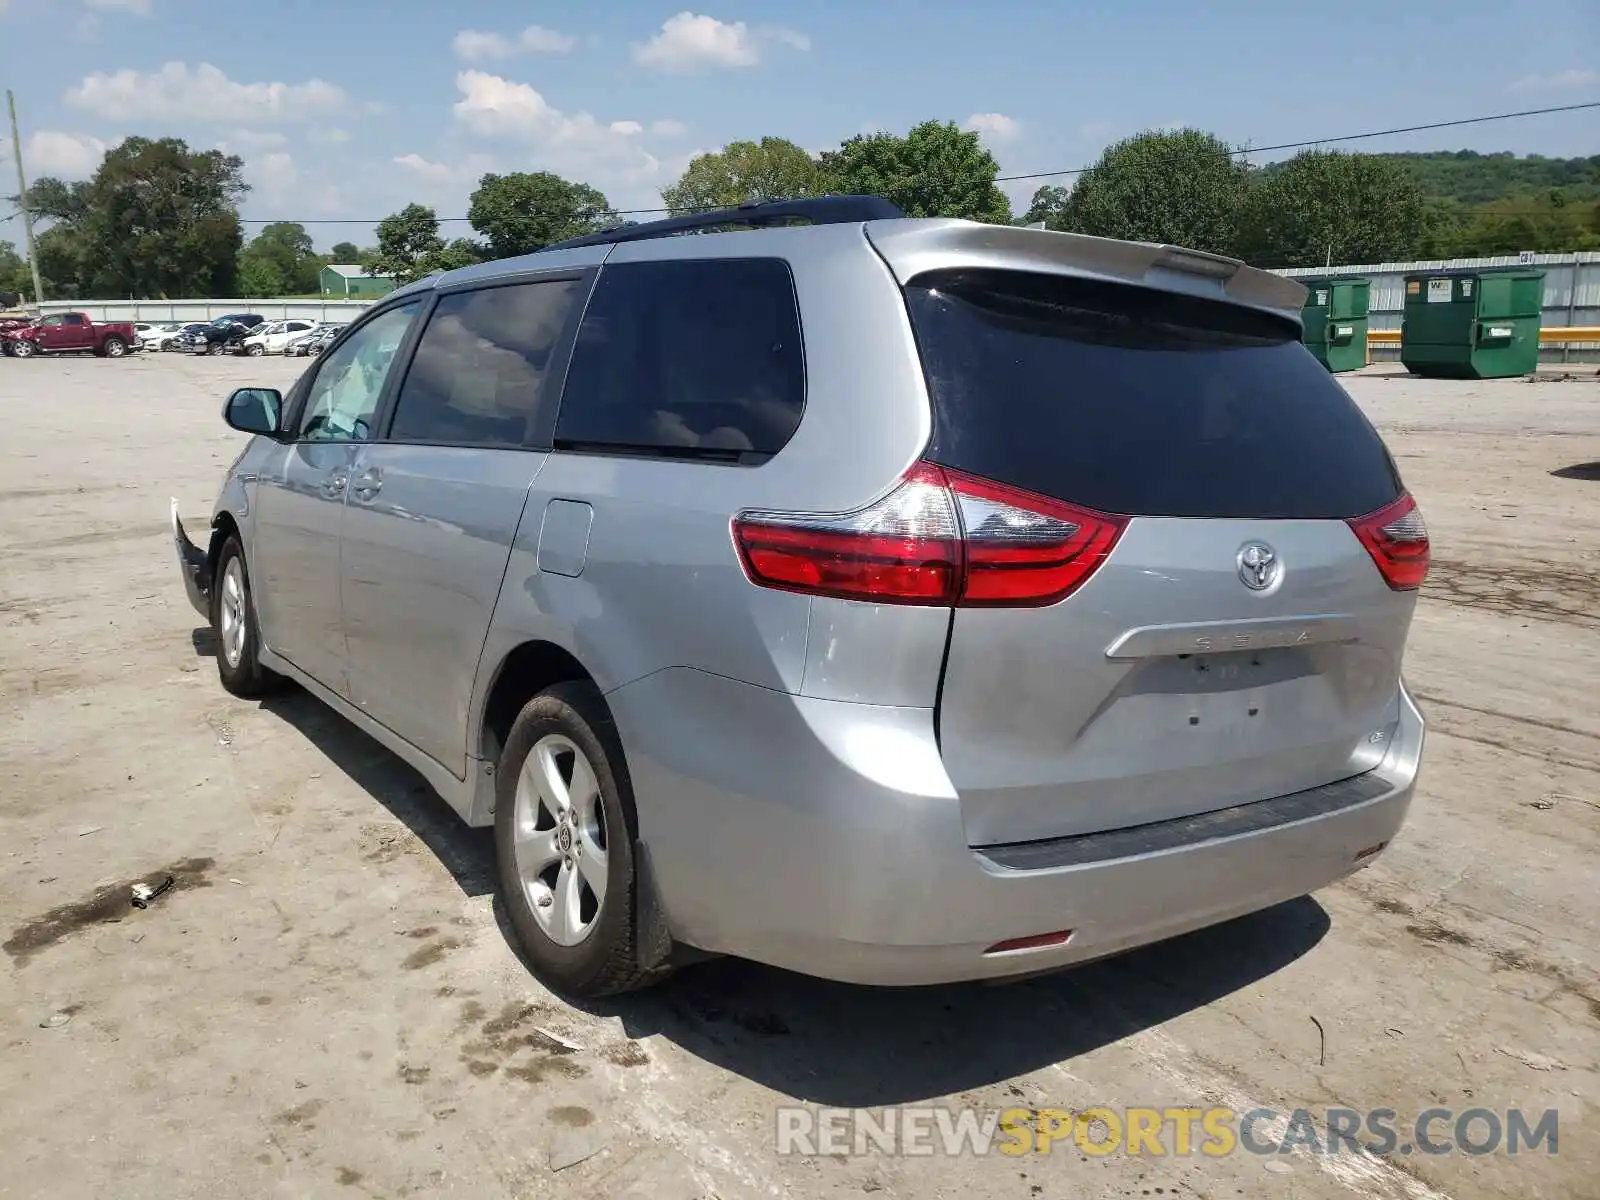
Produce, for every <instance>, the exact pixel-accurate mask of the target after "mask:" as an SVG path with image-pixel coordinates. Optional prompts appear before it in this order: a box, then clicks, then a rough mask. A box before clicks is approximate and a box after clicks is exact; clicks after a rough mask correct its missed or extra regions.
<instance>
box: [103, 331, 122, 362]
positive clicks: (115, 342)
mask: <svg viewBox="0 0 1600 1200" xmlns="http://www.w3.org/2000/svg"><path fill="white" fill-rule="evenodd" d="M127 352H128V343H127V342H125V341H123V340H122V339H121V338H119V337H118V336H117V335H116V334H112V335H111V336H110V337H108V338H107V339H106V340H105V341H103V342H101V343H100V353H101V354H104V355H105V356H106V357H107V358H121V357H122V356H123V355H124V354H126V353H127Z"/></svg>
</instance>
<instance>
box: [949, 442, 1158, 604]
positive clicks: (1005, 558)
mask: <svg viewBox="0 0 1600 1200" xmlns="http://www.w3.org/2000/svg"><path fill="white" fill-rule="evenodd" d="M945 477H946V478H947V479H948V480H949V484H950V491H951V494H952V495H953V496H954V497H955V502H956V508H957V511H958V512H959V514H960V517H961V529H962V533H963V534H964V535H965V547H966V553H967V570H966V580H965V587H964V588H963V589H962V593H961V601H960V602H961V603H962V604H965V605H973V606H983V605H1008V604H1017V605H1035V604H1053V603H1055V602H1056V601H1057V600H1063V599H1065V598H1066V597H1067V596H1069V595H1071V594H1072V593H1073V592H1074V591H1076V590H1077V589H1078V588H1079V587H1081V586H1082V585H1083V582H1084V581H1085V580H1086V579H1088V578H1089V576H1090V575H1092V574H1094V572H1095V569H1096V568H1097V567H1099V565H1100V564H1101V563H1102V562H1104V561H1105V560H1106V557H1107V556H1108V555H1109V554H1110V553H1111V549H1112V547H1113V546H1115V545H1116V544H1117V539H1118V538H1119V537H1121V536H1122V531H1123V529H1124V528H1125V527H1126V525H1127V523H1128V521H1127V518H1126V517H1114V516H1111V515H1109V514H1107V513H1100V512H1093V511H1091V510H1089V509H1086V508H1079V507H1078V506H1077V505H1074V504H1066V503H1063V502H1062V501H1060V500H1052V499H1050V498H1049V497H1048V496H1039V495H1036V494H1034V493H1033V492H1025V491H1022V490H1021V489H1020V488H1012V487H1007V486H1005V485H1004V484H999V483H994V482H991V481H990V480H987V479H979V478H978V477H977V476H975V475H966V474H963V473H961V472H959V471H948V470H947V471H946V472H945Z"/></svg>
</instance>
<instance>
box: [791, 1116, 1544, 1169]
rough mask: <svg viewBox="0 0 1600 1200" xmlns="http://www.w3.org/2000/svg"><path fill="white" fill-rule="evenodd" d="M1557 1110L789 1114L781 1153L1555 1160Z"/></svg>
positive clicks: (856, 1155) (857, 1155)
mask: <svg viewBox="0 0 1600 1200" xmlns="http://www.w3.org/2000/svg"><path fill="white" fill-rule="evenodd" d="M1559 1133H1560V1131H1559V1122H1558V1118H1557V1113H1556V1110H1554V1109H1545V1110H1543V1111H1541V1112H1535V1113H1525V1112H1523V1110H1521V1109H1518V1108H1512V1109H1506V1110H1504V1111H1497V1110H1495V1109H1490V1108H1468V1109H1461V1110H1456V1109H1449V1108H1430V1109H1425V1110H1423V1111H1422V1112H1420V1113H1418V1114H1417V1115H1416V1116H1415V1117H1413V1118H1405V1119H1403V1118H1402V1117H1401V1116H1400V1114H1399V1113H1397V1112H1396V1111H1395V1110H1394V1109H1392V1108H1374V1109H1369V1110H1367V1111H1366V1112H1361V1111H1358V1110H1357V1109H1353V1108H1329V1109H1321V1110H1318V1111H1316V1112H1315V1113H1313V1111H1312V1110H1310V1109H1304V1108H1297V1109H1294V1110H1292V1111H1291V1112H1287V1113H1283V1112H1276V1111H1274V1110H1272V1109H1266V1108H1257V1109H1251V1110H1248V1111H1246V1112H1237V1111H1235V1110H1234V1109H1231V1108H1214V1107H1213V1108H1199V1107H1195V1108H1122V1109H1113V1108H1105V1107H1095V1108H1085V1109H1077V1110H1073V1109H1065V1108H1037V1109H1034V1108H1008V1109H1000V1110H996V1109H975V1108H968V1109H951V1108H938V1107H931V1106H920V1107H904V1108H886V1109H877V1110H867V1109H849V1108H812V1107H803V1106H796V1107H784V1108H780V1109H778V1111H777V1114H776V1128H775V1130H774V1134H775V1138H776V1149H777V1152H778V1153H779V1154H782V1155H790V1154H802V1155H813V1154H822V1155H829V1156H839V1155H844V1156H855V1157H866V1156H871V1155H878V1156H896V1155H905V1156H924V1157H926V1156H947V1157H956V1156H980V1157H981V1156H984V1155H989V1154H1004V1155H1012V1156H1019V1155H1024V1154H1049V1153H1051V1151H1052V1150H1059V1151H1063V1152H1065V1151H1068V1150H1070V1151H1074V1152H1079V1153H1083V1154H1088V1155H1092V1156H1099V1157H1103V1156H1106V1155H1111V1154H1119V1153H1120V1154H1126V1155H1129V1156H1131V1157H1150V1158H1165V1157H1176V1158H1187V1157H1191V1156H1195V1155H1200V1156H1205V1157H1210V1158H1222V1157H1225V1156H1227V1155H1230V1154H1238V1153H1241V1152H1242V1153H1246V1154H1256V1155H1276V1154H1315V1155H1338V1154H1371V1155H1380V1156H1384V1155H1413V1154H1424V1155H1445V1154H1467V1155H1484V1154H1525V1153H1543V1154H1556V1153H1558V1152H1559V1148H1560V1137H1559Z"/></svg>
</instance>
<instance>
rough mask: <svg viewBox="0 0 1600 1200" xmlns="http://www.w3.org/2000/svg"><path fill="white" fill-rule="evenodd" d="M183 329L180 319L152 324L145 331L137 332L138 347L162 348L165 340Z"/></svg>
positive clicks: (142, 348)
mask: <svg viewBox="0 0 1600 1200" xmlns="http://www.w3.org/2000/svg"><path fill="white" fill-rule="evenodd" d="M183 329H184V325H183V323H182V322H181V321H173V322H168V323H167V324H165V325H152V326H150V327H149V328H148V329H147V330H145V332H143V333H140V334H139V348H140V349H141V350H164V349H166V344H167V342H169V341H171V340H172V339H173V338H174V337H176V336H177V335H178V334H179V333H181V332H182V331H183Z"/></svg>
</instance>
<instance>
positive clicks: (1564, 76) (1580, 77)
mask: <svg viewBox="0 0 1600 1200" xmlns="http://www.w3.org/2000/svg"><path fill="white" fill-rule="evenodd" d="M1597 83H1600V71H1591V70H1588V69H1586V68H1583V67H1573V68H1571V69H1570V70H1566V71H1556V72H1554V73H1552V74H1549V75H1524V76H1523V77H1522V78H1521V79H1519V80H1517V81H1516V82H1515V83H1513V84H1512V85H1511V86H1510V88H1509V89H1507V90H1509V91H1513V92H1554V91H1567V90H1569V89H1572V88H1586V87H1593V86H1594V85H1595V84H1597Z"/></svg>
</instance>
